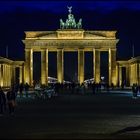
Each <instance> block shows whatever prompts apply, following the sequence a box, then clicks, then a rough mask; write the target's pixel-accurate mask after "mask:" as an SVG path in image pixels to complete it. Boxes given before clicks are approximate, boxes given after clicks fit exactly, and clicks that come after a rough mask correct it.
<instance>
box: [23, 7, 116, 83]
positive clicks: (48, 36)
mask: <svg viewBox="0 0 140 140" xmlns="http://www.w3.org/2000/svg"><path fill="white" fill-rule="evenodd" d="M71 12H72V11H71V8H69V14H68V19H67V20H66V23H65V22H63V20H62V19H60V28H61V29H58V30H56V31H26V32H25V34H26V38H25V40H23V42H24V43H25V67H24V83H25V82H28V83H29V84H30V85H32V82H33V53H34V52H36V51H37V52H41V84H45V85H47V84H48V59H49V58H48V53H49V52H50V51H53V52H57V79H58V82H60V83H63V80H64V67H63V64H64V57H63V54H64V52H66V51H77V52H78V81H79V83H80V84H81V83H83V82H84V52H86V51H91V52H93V64H94V66H93V77H94V79H95V82H96V83H99V82H100V52H101V51H107V52H108V53H109V55H108V56H109V59H108V60H109V62H108V64H109V67H108V69H109V85H111V83H113V84H114V85H117V83H118V81H117V80H118V79H117V67H116V44H117V42H118V39H116V31H86V30H83V29H82V22H81V21H82V19H80V20H79V22H78V23H77V24H76V21H75V18H74V15H72V14H71Z"/></svg>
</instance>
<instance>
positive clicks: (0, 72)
mask: <svg viewBox="0 0 140 140" xmlns="http://www.w3.org/2000/svg"><path fill="white" fill-rule="evenodd" d="M0 85H1V87H3V64H0Z"/></svg>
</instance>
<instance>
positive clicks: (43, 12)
mask: <svg viewBox="0 0 140 140" xmlns="http://www.w3.org/2000/svg"><path fill="white" fill-rule="evenodd" d="M67 6H73V11H72V13H73V14H74V15H75V18H76V19H77V20H78V19H79V18H82V19H83V28H84V29H85V30H117V31H118V32H117V38H119V39H120V42H119V43H118V45H117V48H118V53H117V58H118V59H128V58H130V57H131V54H132V45H133V44H134V47H135V56H138V55H140V43H139V40H140V36H139V32H140V27H139V26H140V2H139V1H126V0H123V1H115V0H114V1H111V0H109V1H107V0H105V1H100V0H99V1H84V0H82V1H77V2H76V1H65V0H64V1H45V0H44V1H39V0H38V1H37V0H36V1H33V0H28V1H27V0H25V1H13V0H9V1H3V2H0V31H1V33H0V48H1V49H0V55H2V56H4V55H5V47H6V46H8V47H9V57H10V58H12V59H20V60H22V59H24V45H23V44H22V42H21V40H22V39H24V37H25V36H24V31H25V30H26V31H27V30H36V31H37V30H57V29H58V28H59V19H60V18H62V19H66V18H67V13H68V12H67Z"/></svg>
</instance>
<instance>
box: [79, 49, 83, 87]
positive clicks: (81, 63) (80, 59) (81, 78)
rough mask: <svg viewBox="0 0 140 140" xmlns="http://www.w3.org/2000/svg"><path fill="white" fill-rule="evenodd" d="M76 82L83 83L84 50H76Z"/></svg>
mask: <svg viewBox="0 0 140 140" xmlns="http://www.w3.org/2000/svg"><path fill="white" fill-rule="evenodd" d="M78 82H79V83H80V85H81V84H82V83H83V82H84V50H83V49H78Z"/></svg>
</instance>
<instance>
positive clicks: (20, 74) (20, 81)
mask: <svg viewBox="0 0 140 140" xmlns="http://www.w3.org/2000/svg"><path fill="white" fill-rule="evenodd" d="M22 76H23V72H22V66H20V67H19V83H22Z"/></svg>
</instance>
